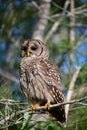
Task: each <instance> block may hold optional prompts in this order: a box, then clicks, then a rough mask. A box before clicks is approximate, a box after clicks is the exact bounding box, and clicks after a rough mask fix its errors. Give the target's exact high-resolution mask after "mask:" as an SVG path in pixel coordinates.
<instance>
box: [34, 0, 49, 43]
mask: <svg viewBox="0 0 87 130" xmlns="http://www.w3.org/2000/svg"><path fill="white" fill-rule="evenodd" d="M50 6H51V0H41V3H40V6H39V12H38V16H37V17H38V18H37V22H36V25H35V28H34V31H33V35H32V38H33V39H34V38H36V39H40V40H42V41H43V39H44V34H45V30H46V26H47V22H48V19H47V17H48V15H49V11H50Z"/></svg>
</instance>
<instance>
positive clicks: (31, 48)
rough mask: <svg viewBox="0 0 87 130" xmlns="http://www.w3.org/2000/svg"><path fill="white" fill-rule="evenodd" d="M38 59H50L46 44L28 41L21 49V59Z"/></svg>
mask: <svg viewBox="0 0 87 130" xmlns="http://www.w3.org/2000/svg"><path fill="white" fill-rule="evenodd" d="M26 57H31V58H35V57H36V58H37V57H45V58H48V57H49V53H48V49H47V48H46V46H45V44H44V43H43V42H41V41H39V40H36V39H35V40H34V39H33V40H27V41H25V42H24V43H23V45H22V47H21V58H26Z"/></svg>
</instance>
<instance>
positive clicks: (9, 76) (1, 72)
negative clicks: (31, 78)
mask: <svg viewBox="0 0 87 130" xmlns="http://www.w3.org/2000/svg"><path fill="white" fill-rule="evenodd" d="M0 75H1V76H3V77H4V78H6V79H8V80H10V81H12V82H15V83H17V84H19V80H18V79H17V78H16V77H15V76H14V75H12V74H10V73H8V72H6V71H2V70H1V69H0Z"/></svg>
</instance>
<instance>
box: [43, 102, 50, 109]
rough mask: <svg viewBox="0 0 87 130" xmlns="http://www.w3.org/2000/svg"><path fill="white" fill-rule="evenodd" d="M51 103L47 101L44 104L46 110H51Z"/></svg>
mask: <svg viewBox="0 0 87 130" xmlns="http://www.w3.org/2000/svg"><path fill="white" fill-rule="evenodd" d="M50 105H51V104H50V102H47V103H46V104H45V106H44V109H45V110H46V109H48V110H49V109H50Z"/></svg>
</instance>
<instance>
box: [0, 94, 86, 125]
mask: <svg viewBox="0 0 87 130" xmlns="http://www.w3.org/2000/svg"><path fill="white" fill-rule="evenodd" d="M82 101H87V96H86V97H84V98H81V99H76V100H71V101H69V102H63V103H58V104H53V105H51V106H50V109H51V108H53V107H58V106H61V105H66V104H75V103H76V104H79V103H80V104H81V102H82ZM1 102H2V101H0V103H1ZM8 102H10V100H8ZM4 103H5V101H4ZM11 103H14V102H11ZM81 105H83V104H81ZM86 106H87V104H86ZM40 110H44V106H40V107H38V108H37V109H36V110H35V112H36V111H40ZM30 111H32V110H31V109H30V107H28V108H26V109H24V110H19V111H16V112H13V113H12V114H11V115H7V116H5V117H4V118H3V119H0V125H3V124H4V123H5V122H6V121H9V120H12V119H13V118H14V117H16V116H18V115H20V114H22V113H25V112H30ZM0 127H1V126H0Z"/></svg>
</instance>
